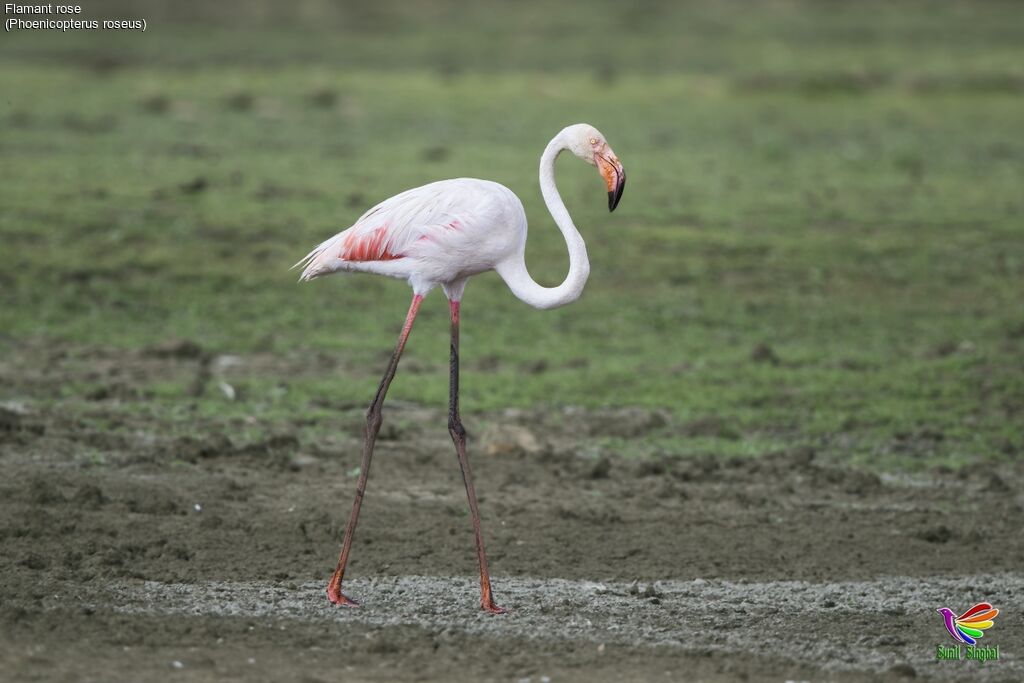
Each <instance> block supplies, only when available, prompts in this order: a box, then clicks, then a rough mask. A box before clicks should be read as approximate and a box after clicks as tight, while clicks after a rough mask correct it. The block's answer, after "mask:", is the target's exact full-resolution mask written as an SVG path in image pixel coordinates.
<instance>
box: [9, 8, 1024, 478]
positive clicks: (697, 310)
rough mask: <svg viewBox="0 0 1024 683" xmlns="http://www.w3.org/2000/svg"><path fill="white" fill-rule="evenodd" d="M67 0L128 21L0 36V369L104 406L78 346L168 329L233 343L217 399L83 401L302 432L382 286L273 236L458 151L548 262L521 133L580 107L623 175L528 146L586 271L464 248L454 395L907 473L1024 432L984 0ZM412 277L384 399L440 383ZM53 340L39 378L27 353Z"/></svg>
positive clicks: (1014, 142) (529, 142)
mask: <svg viewBox="0 0 1024 683" xmlns="http://www.w3.org/2000/svg"><path fill="white" fill-rule="evenodd" d="M83 6H84V9H85V11H84V13H83V14H82V15H81V18H86V19H89V18H145V19H146V20H147V22H148V30H147V31H146V32H145V33H141V32H121V33H118V32H111V31H80V32H72V33H64V34H62V33H57V32H40V31H31V32H29V31H21V32H11V33H5V34H4V35H3V36H2V37H0V93H2V95H0V122H2V130H0V155H2V156H0V158H2V161H0V206H2V210H0V243H2V245H3V246H2V250H0V286H2V302H3V308H2V310H0V351H2V352H3V353H4V355H5V356H7V358H8V359H11V358H16V359H17V362H16V363H15V362H13V361H10V360H9V362H8V363H7V365H6V366H5V386H6V388H4V389H0V394H2V395H3V397H4V398H5V400H8V401H14V400H22V399H25V398H26V397H27V398H28V399H30V400H32V401H35V402H36V403H37V404H39V405H41V406H44V407H45V406H59V407H60V409H61V410H62V411H66V412H67V413H68V414H70V415H76V416H78V419H80V420H82V421H84V422H85V423H89V422H90V421H92V422H93V423H95V424H94V426H96V427H100V428H103V427H104V425H105V423H104V420H106V419H108V418H106V417H102V418H101V417H97V413H96V412H95V411H91V410H90V408H89V399H88V398H87V397H88V396H89V395H90V394H92V395H94V396H95V389H96V385H97V383H100V382H102V381H105V380H102V379H101V378H96V377H93V376H90V374H89V372H88V367H89V364H90V362H91V361H90V357H91V356H90V354H92V353H94V351H95V350H96V349H104V350H106V351H107V352H115V351H116V352H120V351H123V352H124V353H126V354H132V353H141V352H144V351H145V350H146V349H152V348H159V347H160V345H161V344H166V343H167V341H168V340H171V339H186V340H190V341H191V342H194V343H195V344H196V345H198V347H199V348H201V349H202V350H203V353H204V354H213V355H217V354H231V355H237V356H239V357H240V358H242V359H247V360H246V362H248V363H249V366H250V367H255V368H257V370H256V371H253V372H251V373H249V374H248V375H247V376H246V377H245V378H244V379H243V380H240V381H238V382H236V384H240V386H241V388H242V389H244V391H240V392H239V394H238V396H236V400H233V401H232V400H228V398H227V397H226V396H225V395H223V394H222V392H219V391H217V390H216V387H215V386H211V387H210V388H208V389H206V390H204V391H202V392H199V393H198V395H196V392H194V391H191V390H190V387H193V386H194V384H193V379H192V376H191V375H190V374H189V373H182V374H180V375H171V376H159V377H152V378H148V379H147V378H144V379H139V380H137V382H141V384H142V386H141V387H137V388H138V389H140V391H142V394H143V395H145V397H146V400H145V401H131V400H126V401H123V402H122V403H119V404H117V407H116V410H117V411H120V412H121V413H123V414H134V413H139V414H143V415H145V416H148V418H149V419H151V420H153V421H157V422H154V423H153V424H158V425H159V428H161V429H166V430H179V431H188V430H191V429H195V428H196V426H195V425H196V424H197V422H196V420H197V419H200V418H201V419H203V420H206V421H208V422H209V423H212V424H216V423H217V422H218V421H229V420H233V419H237V418H240V417H241V416H248V417H251V418H255V422H256V423H257V424H258V425H260V428H265V429H272V428H273V425H274V424H276V423H284V422H289V421H291V420H296V419H298V418H300V417H301V418H303V419H305V420H308V423H305V424H306V426H305V427H304V429H306V430H307V431H308V432H309V434H308V436H309V438H316V432H317V430H318V429H326V428H328V427H329V425H330V424H331V423H330V418H331V415H332V414H334V411H333V409H332V408H331V406H332V405H335V406H336V405H350V404H362V403H364V402H366V401H368V400H369V398H370V397H371V395H372V391H373V388H374V387H375V386H376V383H377V381H378V379H379V374H380V373H381V372H382V370H383V367H384V363H385V359H386V356H387V354H388V353H389V352H390V349H391V347H392V345H393V343H394V337H395V335H396V333H397V330H398V328H399V326H400V323H401V320H402V317H403V315H404V312H405V309H406V306H407V303H408V297H409V291H408V288H407V287H406V285H404V284H403V283H401V282H398V281H392V280H385V279H383V278H379V277H375V276H340V277H334V278H328V279H324V280H319V281H316V282H314V283H312V284H309V285H301V286H300V285H297V284H296V282H295V280H296V274H295V273H294V272H289V270H288V268H289V267H290V266H291V264H292V263H294V262H295V261H297V260H298V259H299V258H301V257H302V256H303V255H304V254H305V253H306V252H307V251H308V249H309V247H310V246H311V245H313V244H315V243H317V242H319V241H321V240H322V239H324V238H326V237H327V236H329V235H331V234H333V233H335V232H337V231H340V230H341V229H344V228H345V227H347V226H348V225H350V224H351V223H352V222H353V221H354V219H355V218H357V217H358V216H359V215H360V214H361V213H362V212H363V211H364V210H365V209H366V208H368V207H369V206H371V205H372V204H374V203H375V202H377V201H379V200H381V199H383V198H385V197H388V196H390V195H392V194H395V193H396V192H399V191H401V190H403V189H406V188H408V187H412V186H416V185H420V184H423V183H426V182H429V181H432V180H436V179H440V178H445V177H457V176H475V177H483V178H488V179H492V180H495V181H498V182H501V183H504V184H506V185H508V186H509V187H510V188H512V189H513V190H514V191H515V192H516V193H517V194H518V195H519V196H520V197H521V198H522V200H523V202H524V204H525V206H526V209H527V214H528V217H529V220H530V226H531V230H530V240H529V246H528V249H527V261H528V264H529V266H530V269H531V273H532V274H533V275H534V277H535V278H536V279H538V280H540V281H542V282H545V283H547V284H555V283H557V282H559V281H561V279H562V277H563V276H564V273H565V270H566V267H567V264H566V255H565V247H564V243H563V242H562V240H561V236H560V234H559V233H558V231H557V230H556V229H555V227H554V224H553V222H552V221H551V219H550V218H549V216H548V214H547V212H546V210H545V208H544V205H543V203H542V201H541V199H540V195H539V191H538V188H537V179H536V173H537V161H538V158H539V155H540V152H541V151H542V149H543V147H544V145H545V144H546V143H547V141H548V140H549V139H550V138H551V137H552V136H553V135H554V134H555V133H556V132H557V131H558V130H559V129H560V128H562V127H563V126H564V125H567V124H569V123H574V122H578V121H586V122H589V123H592V124H594V125H596V126H597V127H598V128H600V129H601V130H602V132H604V134H605V135H606V136H607V137H608V139H609V141H610V143H611V145H612V146H613V147H614V149H615V150H616V152H617V153H618V155H619V156H620V158H621V159H622V160H623V162H624V164H625V167H626V169H627V172H628V174H629V185H628V187H627V190H626V193H625V195H624V198H623V201H622V203H621V205H620V207H619V209H618V210H617V211H616V212H615V213H614V214H611V215H609V214H608V212H607V208H606V198H605V191H604V187H603V185H602V183H601V181H600V179H599V178H598V177H597V176H596V174H595V173H594V172H593V169H591V168H589V167H586V166H585V165H583V164H578V163H574V162H573V161H571V160H569V161H566V160H564V159H563V160H562V162H561V163H560V164H559V170H558V174H559V175H558V181H559V184H560V187H561V188H562V193H563V196H564V198H565V199H566V202H567V204H568V205H569V208H570V210H571V212H572V214H573V216H574V219H575V221H576V223H577V225H578V226H579V227H580V229H581V231H582V232H583V234H584V237H585V238H586V239H587V242H588V249H589V251H590V256H591V261H592V275H591V279H590V282H589V284H588V287H587V290H586V293H585V294H584V297H583V298H582V299H581V300H580V301H579V302H577V303H576V304H574V305H572V306H569V307H566V308H563V309H559V310H556V311H549V312H541V311H534V310H532V309H530V308H528V307H526V306H525V305H524V304H522V303H521V302H519V301H518V300H516V299H515V298H514V297H513V296H512V295H511V294H510V293H509V292H508V291H507V290H506V288H505V286H504V284H503V283H502V282H501V281H500V280H499V279H498V278H497V277H496V276H494V275H493V274H487V275H484V276H480V277H478V278H475V279H474V280H473V282H471V283H470V286H469V288H468V290H467V293H466V300H465V303H464V309H463V311H464V313H463V315H464V322H463V361H464V364H465V371H464V373H463V391H464V397H463V403H464V406H465V410H466V412H469V413H472V412H473V411H483V415H482V419H484V420H486V419H487V415H489V414H490V415H493V414H494V411H497V410H498V409H501V408H505V407H509V406H513V407H514V406H518V407H542V408H544V407H550V408H552V409H553V408H557V407H559V406H565V405H580V406H584V407H589V408H595V407H599V406H641V407H645V408H657V409H664V410H666V411H668V412H669V413H671V415H672V416H673V419H672V421H671V424H672V425H676V427H667V428H665V429H664V430H662V432H660V433H656V434H654V435H652V436H651V437H650V438H645V439H643V440H627V439H622V440H618V441H616V440H614V439H609V440H607V442H606V443H603V444H602V447H607V448H616V449H619V450H621V451H623V452H626V453H631V452H636V453H637V454H640V455H644V454H652V453H655V454H657V453H667V454H671V455H688V454H706V453H712V454H721V455H743V456H748V455H749V456H756V455H760V454H764V453H768V452H771V451H777V450H780V449H791V448H795V447H798V446H812V447H814V448H816V449H817V450H818V452H819V453H821V454H823V455H826V456H830V457H834V458H836V459H842V460H845V461H850V462H857V463H862V464H869V465H882V466H885V467H899V468H920V467H925V466H933V465H936V464H945V465H954V466H955V465H961V464H965V463H971V462H977V461H980V460H999V459H1008V458H1013V457H1015V456H1019V454H1020V452H1021V449H1022V447H1024V436H1022V429H1021V425H1022V424H1024V298H1022V293H1024V232H1022V216H1024V213H1022V212H1024V192H1022V186H1024V137H1022V135H1021V131H1022V130H1024V10H1022V9H1021V7H1020V5H1019V4H1017V3H1013V2H991V3H979V2H971V3H967V2H942V3H939V2H899V3H892V2H857V3H839V2H801V1H795V0H793V1H778V2H756V3H755V2H714V3H712V2H707V3H675V2H667V1H666V2H586V3H584V2H559V3H554V2H536V1H527V2H515V3H511V2H509V3H498V2H443V1H439V0H430V1H428V2H392V1H378V2H373V3H355V2H349V3H326V2H290V3H272V2H245V3H242V2H221V3H205V2H178V3H173V4H170V3H157V2H152V3H147V2H132V3H99V2H89V3H86V4H84V5H83ZM442 301H443V298H442V297H441V295H440V293H436V294H434V295H432V296H431V297H430V298H429V299H428V301H427V303H426V305H425V306H424V310H423V314H421V319H420V320H419V322H418V323H417V329H416V331H415V332H414V334H413V338H412V341H411V343H410V347H409V350H408V352H407V358H406V360H405V361H404V365H403V370H404V372H403V370H400V371H399V375H398V379H397V380H396V383H395V385H394V387H393V389H392V394H391V397H392V398H395V399H398V400H404V401H410V402H417V403H423V404H428V405H436V406H439V407H440V406H443V405H444V403H445V399H446V395H447V345H448V338H447V324H448V323H447V317H446V314H447V311H446V307H445V306H444V305H442ZM55 354H56V355H59V356H60V358H61V359H62V360H61V363H63V365H62V368H64V369H63V370H62V372H65V373H66V381H63V382H60V383H59V386H56V388H55V384H54V382H39V381H36V380H35V379H33V377H34V375H33V372H32V369H33V368H44V367H46V366H47V364H51V363H52V362H53V358H54V357H55ZM183 405H187V406H189V409H188V410H184V409H182V406H183ZM488 411H490V412H488ZM104 414H105V415H109V411H108V412H107V413H104ZM197 416H198V417H197ZM118 424H120V422H119V423H118ZM679 425H682V426H683V427H682V428H678V426H679ZM106 428H110V429H116V428H118V427H117V425H116V424H115V425H106ZM472 428H473V424H470V429H472Z"/></svg>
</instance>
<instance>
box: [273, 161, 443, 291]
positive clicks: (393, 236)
mask: <svg viewBox="0 0 1024 683" xmlns="http://www.w3.org/2000/svg"><path fill="white" fill-rule="evenodd" d="M450 182H451V181H441V182H437V183H431V184H429V185H424V186H422V187H417V188H414V189H411V190H407V191H405V192H402V193H400V194H397V195H395V196H394V197H391V198H389V199H385V200H384V201H383V202H381V203H380V204H378V205H377V206H375V207H373V208H372V209H370V210H369V211H367V212H366V213H364V214H363V215H362V216H361V217H360V218H359V220H357V221H356V222H355V224H354V225H353V226H352V227H350V228H349V229H347V230H344V231H342V232H340V233H338V234H337V235H335V236H334V237H331V238H330V239H328V240H326V241H324V242H322V243H321V244H319V245H318V246H317V247H316V248H315V249H313V250H312V251H311V252H309V254H307V255H306V257H305V258H303V259H302V260H301V261H299V262H298V263H296V264H295V266H293V267H299V266H303V267H304V269H303V271H302V276H301V277H300V279H301V280H312V279H313V278H316V277H319V276H321V275H327V274H328V273H333V272H335V271H338V270H350V269H352V268H351V267H350V266H347V264H354V263H366V262H374V261H391V260H395V259H400V258H404V257H406V256H409V255H410V254H409V253H408V252H409V251H411V250H412V247H413V245H414V244H415V243H416V242H417V241H420V240H431V239H436V238H439V237H441V235H442V234H443V233H445V232H450V231H452V230H458V229H459V227H460V226H461V225H462V222H463V218H462V217H461V215H460V214H461V213H462V212H461V211H460V210H459V207H458V206H456V202H457V200H458V197H459V195H458V194H457V193H453V192H450V191H448V192H446V191H444V190H445V189H446V187H445V185H446V184H447V183H450Z"/></svg>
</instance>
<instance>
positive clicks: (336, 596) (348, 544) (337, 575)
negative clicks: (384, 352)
mask: <svg viewBox="0 0 1024 683" xmlns="http://www.w3.org/2000/svg"><path fill="white" fill-rule="evenodd" d="M422 301H423V297H422V296H420V295H419V294H417V295H416V296H414V297H413V298H412V304H410V305H409V313H408V314H406V316H405V324H404V325H403V326H402V333H401V334H400V335H399V336H398V345H397V346H396V347H395V352H394V353H393V354H392V355H391V362H390V363H388V369H387V371H386V372H385V373H384V378H383V379H381V381H380V386H379V387H378V388H377V395H376V396H374V398H373V403H371V404H370V408H369V409H368V410H367V411H366V440H365V441H364V442H363V460H362V463H361V464H360V466H359V483H357V484H356V500H355V502H354V503H353V504H352V514H351V515H349V518H348V524H347V525H346V526H345V540H344V542H343V543H342V544H341V555H340V556H339V557H338V567H337V569H335V570H334V575H333V576H332V577H331V582H330V583H329V584H327V597H328V598H330V600H331V602H333V603H334V604H335V605H347V606H350V607H353V606H356V605H358V604H359V603H357V602H356V601H355V600H353V599H352V598H349V597H348V596H346V595H345V594H344V593H342V592H341V580H342V577H344V575H345V565H346V564H348V553H349V550H351V549H352V539H353V537H354V536H355V534H356V523H357V522H358V521H359V508H360V506H361V505H362V504H363V493H364V492H365V491H366V479H367V477H368V476H369V474H370V458H372V457H373V445H374V444H375V443H376V441H377V432H379V431H380V425H381V422H382V421H383V419H382V417H381V407H382V406H383V405H384V396H385V395H387V393H388V387H389V386H391V380H392V379H394V377H395V370H397V369H398V359H399V358H401V357H402V350H403V349H405V342H406V340H407V339H408V338H409V333H410V332H411V331H412V323H413V321H414V320H415V319H416V312H417V311H419V308H420V302H422Z"/></svg>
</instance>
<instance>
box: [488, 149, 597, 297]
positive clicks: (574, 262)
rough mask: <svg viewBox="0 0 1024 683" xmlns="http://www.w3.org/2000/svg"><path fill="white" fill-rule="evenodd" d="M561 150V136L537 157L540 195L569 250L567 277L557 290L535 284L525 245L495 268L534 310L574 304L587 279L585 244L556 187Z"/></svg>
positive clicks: (588, 265) (587, 264) (587, 261)
mask: <svg viewBox="0 0 1024 683" xmlns="http://www.w3.org/2000/svg"><path fill="white" fill-rule="evenodd" d="M563 149H566V145H565V142H564V141H563V140H562V135H561V133H559V134H558V135H556V136H555V137H554V138H553V139H552V140H551V142H549V143H548V146H547V147H546V148H545V149H544V154H543V155H541V158H540V192H541V194H542V195H543V196H544V203H545V204H547V207H548V211H549V212H551V217H552V218H554V219H555V223H556V224H557V225H558V229H559V230H561V231H562V236H563V237H564V238H565V245H566V247H568V249H569V274H568V275H566V276H565V280H564V281H563V282H562V284H560V285H558V286H557V287H544V286H542V285H539V284H537V282H536V281H535V280H534V279H533V278H532V277H530V273H529V271H527V269H526V251H525V250H526V244H525V242H524V244H523V246H522V249H521V250H520V251H519V253H518V254H516V255H515V256H514V257H513V258H512V259H510V260H509V261H507V262H505V263H503V264H501V265H500V266H499V267H497V268H496V270H497V272H498V275H500V276H501V278H502V279H503V280H504V281H505V283H506V284H507V285H508V287H509V289H511V290H512V293H513V294H515V295H516V296H517V297H518V298H519V299H521V300H523V301H525V302H526V303H528V304H529V305H531V306H533V307H534V308H557V307H558V306H564V305H565V304H568V303H572V302H573V301H576V299H578V298H580V295H581V294H582V293H583V286H584V285H585V284H587V277H589V276H590V261H589V260H587V245H586V244H584V243H583V237H582V236H581V235H580V233H579V230H577V229H576V226H575V225H573V224H572V219H571V218H570V217H569V211H568V210H567V209H566V208H565V203H564V202H563V201H562V197H561V195H559V194H558V188H557V187H556V186H555V159H557V158H558V155H559V154H560V153H561V152H562V150H563Z"/></svg>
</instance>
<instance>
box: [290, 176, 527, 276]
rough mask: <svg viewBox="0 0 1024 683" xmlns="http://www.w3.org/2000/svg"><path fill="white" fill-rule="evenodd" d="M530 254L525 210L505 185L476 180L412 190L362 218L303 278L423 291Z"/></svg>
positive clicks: (323, 249)
mask: <svg viewBox="0 0 1024 683" xmlns="http://www.w3.org/2000/svg"><path fill="white" fill-rule="evenodd" d="M525 249H526V212H525V211H524V210H523V204H522V202H521V201H519V198H518V197H517V196H516V195H515V194H514V193H513V192H512V190H510V189H508V188H507V187H505V186H504V185H501V184H499V183H495V182H492V181H490V180H479V179H477V178H454V179H451V180H440V181H437V182H434V183H430V184H429V185H423V186H422V187H417V188H413V189H411V190H406V191H405V192H402V193H400V194H397V195H395V196H394V197H391V198H390V199H386V200H384V201H383V202H381V203H380V204H378V205H377V206H375V207H373V208H372V209H370V210H369V211H367V212H366V213H365V214H363V215H362V216H361V217H360V218H359V220H357V221H356V222H355V224H354V225H353V226H352V227H350V228H348V229H347V230H344V231H342V232H340V233H338V234H337V235H335V236H334V237H331V238H330V239H328V240H326V241H325V242H323V243H321V244H320V245H319V246H317V247H316V248H315V249H313V251H311V252H310V253H309V254H308V255H307V256H306V258H305V259H304V260H303V261H301V262H300V263H301V264H302V265H304V266H305V268H304V270H303V271H302V280H312V279H314V278H317V277H320V276H323V275H328V274H330V273H336V272H344V271H355V272H364V273H376V274H378V275H387V276H390V277H395V278H400V279H403V280H407V281H408V282H409V284H410V286H411V287H412V288H413V291H414V292H415V293H417V294H421V295H423V294H426V293H427V292H429V291H430V290H431V289H432V288H433V287H435V286H436V285H438V284H443V285H454V284H457V283H459V282H461V281H463V280H465V279H466V278H468V277H470V276H472V275H476V274H478V273H483V272H485V271H488V270H493V269H495V268H496V267H497V266H498V265H499V264H501V263H502V262H504V261H508V260H509V259H512V258H515V257H516V256H517V255H520V256H521V255H522V254H523V253H524V251H525Z"/></svg>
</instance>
